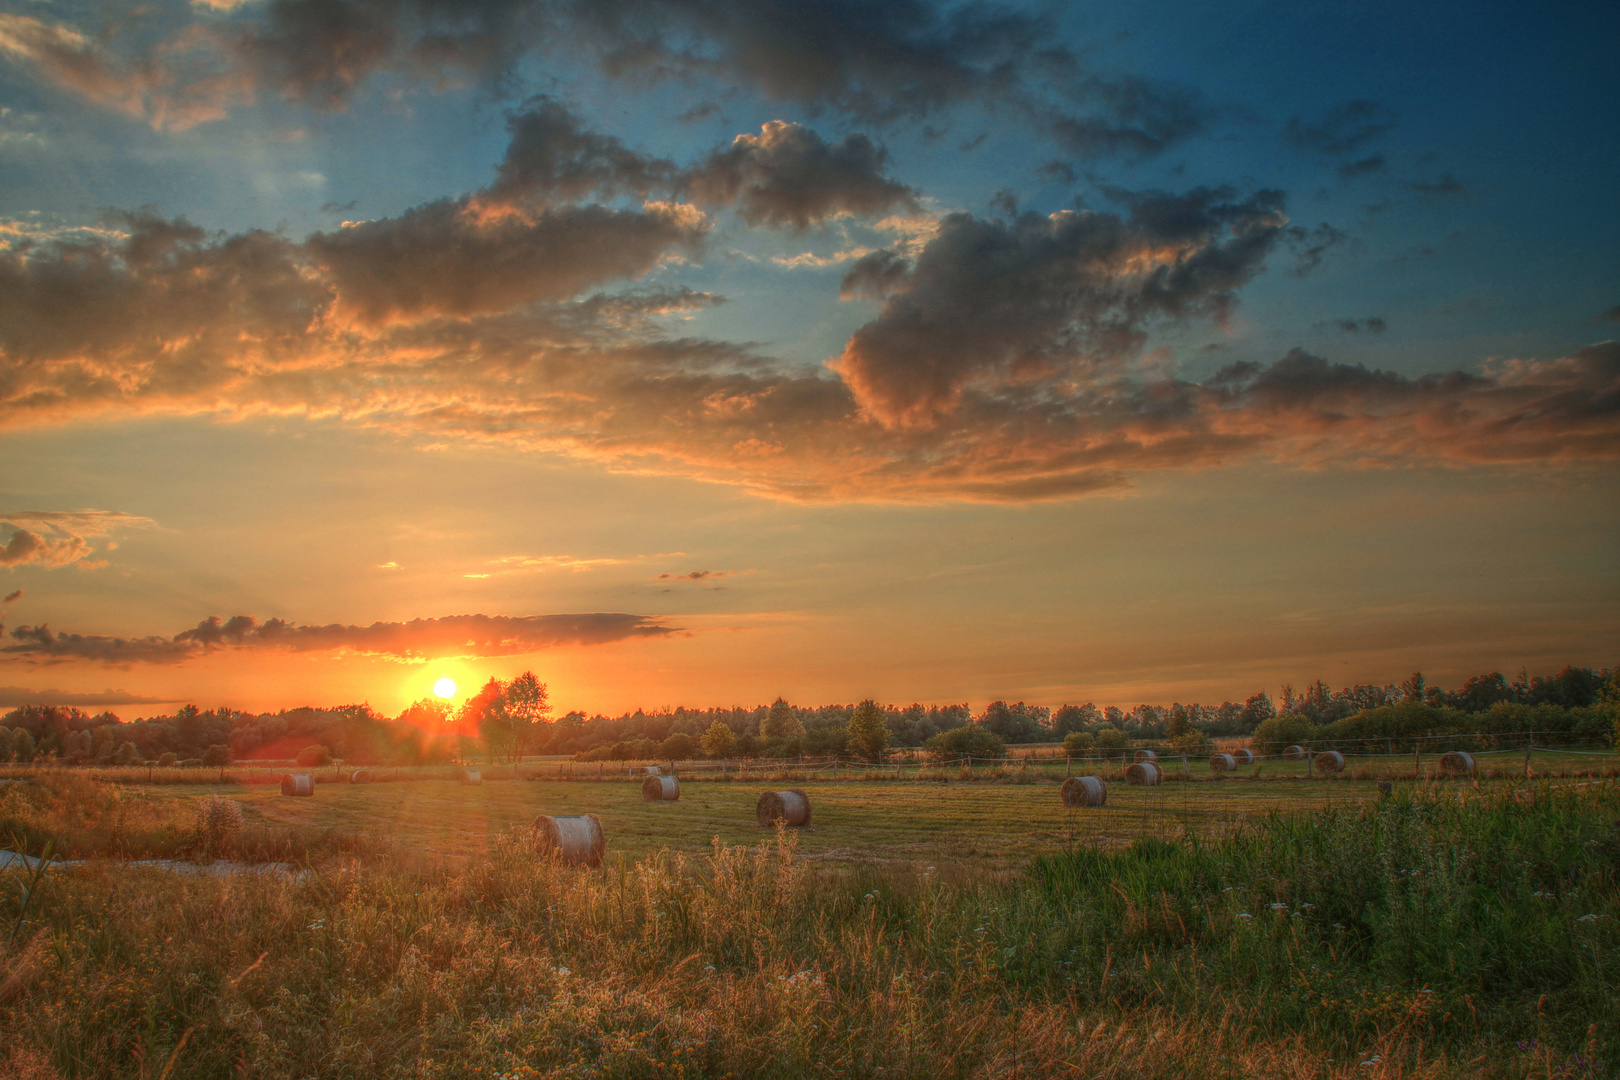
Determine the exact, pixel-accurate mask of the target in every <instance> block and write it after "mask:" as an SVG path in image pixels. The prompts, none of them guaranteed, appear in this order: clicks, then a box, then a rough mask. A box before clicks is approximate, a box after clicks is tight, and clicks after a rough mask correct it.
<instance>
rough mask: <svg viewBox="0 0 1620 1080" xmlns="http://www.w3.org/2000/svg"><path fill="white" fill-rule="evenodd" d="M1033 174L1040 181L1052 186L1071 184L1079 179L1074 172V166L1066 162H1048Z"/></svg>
mask: <svg viewBox="0 0 1620 1080" xmlns="http://www.w3.org/2000/svg"><path fill="white" fill-rule="evenodd" d="M1035 174H1036V175H1037V176H1039V177H1040V178H1041V179H1042V180H1045V181H1047V182H1048V183H1053V184H1072V183H1074V182H1075V180H1077V179H1078V178H1079V177H1078V176H1077V174H1076V173H1075V171H1074V164H1073V163H1072V162H1068V161H1059V160H1054V161H1048V162H1047V163H1046V164H1045V165H1042V166H1041V167H1040V168H1038V169H1036V170H1035Z"/></svg>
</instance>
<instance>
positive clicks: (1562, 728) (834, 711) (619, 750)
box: [0, 667, 1620, 765]
mask: <svg viewBox="0 0 1620 1080" xmlns="http://www.w3.org/2000/svg"><path fill="white" fill-rule="evenodd" d="M1617 709H1620V668H1612V669H1611V668H1605V669H1594V668H1577V667H1566V668H1564V669H1563V670H1562V671H1560V672H1559V673H1558V674H1556V675H1550V676H1535V677H1531V676H1528V675H1525V674H1521V675H1520V677H1519V678H1517V679H1515V680H1511V681H1510V680H1508V679H1506V678H1504V677H1503V676H1502V675H1501V674H1500V673H1498V672H1491V673H1490V674H1487V675H1481V676H1477V677H1475V678H1471V679H1469V680H1467V681H1466V682H1465V683H1463V685H1461V686H1460V687H1457V688H1456V689H1454V690H1445V689H1443V688H1440V687H1437V686H1431V685H1429V684H1428V683H1427V682H1426V681H1425V680H1424V678H1423V676H1422V675H1421V674H1415V675H1413V676H1412V677H1411V678H1409V679H1407V680H1406V681H1404V682H1402V683H1398V684H1394V683H1392V684H1388V685H1383V686H1378V685H1360V686H1349V687H1343V688H1341V689H1338V690H1332V689H1330V688H1329V687H1328V686H1327V685H1326V684H1325V683H1323V682H1322V681H1321V680H1317V681H1315V682H1313V683H1311V684H1310V685H1308V686H1307V687H1305V689H1304V690H1303V691H1301V692H1297V693H1296V692H1295V690H1294V689H1293V687H1292V686H1289V685H1285V686H1284V687H1283V688H1282V693H1281V697H1280V700H1279V701H1277V702H1274V701H1273V700H1272V698H1271V697H1270V696H1269V695H1268V694H1266V693H1264V692H1260V693H1256V694H1253V695H1251V696H1249V697H1248V698H1246V699H1245V700H1244V701H1243V702H1242V703H1241V704H1240V703H1237V702H1232V701H1226V702H1222V703H1221V704H1220V705H1201V704H1196V703H1194V704H1181V703H1179V702H1178V703H1174V704H1171V705H1169V706H1155V705H1138V706H1136V707H1134V708H1132V709H1128V710H1126V709H1121V708H1119V707H1117V706H1105V707H1101V708H1099V707H1098V706H1097V705H1095V704H1093V703H1091V702H1086V703H1084V704H1079V705H1063V706H1061V707H1059V708H1057V709H1052V708H1049V707H1048V706H1044V705H1029V704H1026V703H1024V702H1022V701H1019V702H1013V703H1008V702H1005V701H993V702H991V703H990V704H988V705H987V706H985V708H984V709H983V711H982V712H979V713H977V714H975V713H974V712H973V711H972V710H971V709H970V708H969V706H968V705H966V704H960V705H930V706H923V705H906V706H899V705H880V704H878V703H876V702H873V701H864V702H860V703H858V704H849V705H820V706H814V707H806V706H798V705H793V704H790V703H789V702H787V701H786V700H784V699H782V698H777V699H776V700H775V701H773V702H772V703H771V704H769V705H759V706H754V707H750V708H743V707H736V708H710V709H688V708H685V707H676V708H672V709H664V710H655V711H652V712H647V711H644V710H641V709H637V710H636V711H635V712H630V713H623V714H620V715H618V716H604V715H601V714H598V715H595V716H586V715H585V714H584V713H582V712H577V711H576V712H569V713H566V714H564V715H562V716H560V717H553V716H552V712H553V709H552V706H551V703H550V698H549V693H548V689H547V687H546V684H545V683H543V682H541V681H540V680H539V679H538V678H537V677H536V676H535V675H534V673H533V672H527V671H526V672H524V673H522V674H521V675H519V676H517V677H516V678H514V679H511V680H509V681H507V682H501V681H500V680H497V679H490V680H489V681H488V682H486V683H485V684H484V686H483V687H481V688H480V689H479V691H478V692H477V693H476V694H474V695H473V696H472V697H471V698H469V699H468V700H467V701H466V702H465V703H463V704H462V705H461V706H459V707H457V708H452V707H450V706H448V705H446V704H444V703H442V702H439V701H436V700H433V699H423V700H421V701H417V702H414V703H413V704H411V705H410V706H409V707H407V708H406V709H405V710H404V711H402V712H401V713H400V714H399V715H398V716H396V717H387V716H383V715H380V714H378V713H377V712H376V711H375V710H373V709H372V708H371V706H370V705H368V704H358V705H341V706H337V707H335V708H316V707H313V706H306V707H303V708H297V709H284V710H281V711H279V712H275V713H256V714H255V713H247V712H242V711H240V710H236V709H232V708H229V707H227V706H221V707H218V708H214V709H209V710H202V709H199V708H197V706H195V705H186V706H184V707H182V708H180V709H177V710H176V711H175V712H174V713H172V714H167V715H161V716H154V717H148V718H140V719H136V720H134V721H131V722H127V723H126V722H125V721H123V720H121V719H120V718H119V717H118V716H117V715H115V714H113V713H111V712H103V713H100V714H97V715H94V716H92V715H89V714H87V713H84V712H81V711H80V710H78V709H74V708H65V707H60V706H49V705H25V706H21V707H18V708H15V709H12V710H11V711H10V712H9V713H7V714H6V715H5V716H4V717H0V761H33V760H38V759H42V758H43V759H51V760H57V761H62V762H67V763H76V764H98V765H133V764H145V763H154V764H165V765H167V764H176V763H189V764H211V765H223V764H227V763H229V762H231V761H233V760H241V759H253V758H260V759H278V760H285V759H291V758H295V757H297V756H298V755H299V754H300V753H305V752H311V753H313V752H316V751H320V752H323V753H324V754H325V755H328V756H331V757H336V758H338V759H341V760H344V761H348V762H353V763H355V764H428V763H434V762H448V761H453V760H456V759H464V760H465V759H470V758H473V757H483V758H488V759H491V760H498V761H513V760H517V759H519V758H521V757H523V756H525V755H530V754H564V755H572V756H573V757H574V758H576V759H577V760H582V761H608V760H645V759H649V758H676V759H679V758H692V757H698V756H708V757H716V758H721V757H725V758H744V757H772V758H794V757H802V756H814V757H824V756H832V755H839V756H852V757H866V758H875V757H878V756H881V755H882V753H883V752H884V751H885V750H886V749H888V748H891V747H922V748H926V749H930V750H935V751H938V752H939V753H942V754H946V755H951V756H955V755H960V754H969V753H971V754H974V755H978V756H993V755H995V754H998V753H1000V752H1002V751H1003V750H1004V749H1005V747H1006V746H1008V745H1010V744H1019V743H1050V742H1056V741H1062V742H1063V743H1064V744H1065V745H1066V746H1067V747H1068V748H1069V749H1070V750H1071V751H1073V752H1083V751H1085V750H1088V749H1093V748H1102V749H1109V748H1120V747H1124V746H1127V745H1130V744H1131V743H1133V742H1144V741H1161V742H1168V743H1169V744H1171V745H1174V746H1179V747H1182V748H1184V749H1191V750H1196V749H1200V748H1202V747H1203V746H1204V745H1205V744H1207V742H1208V741H1209V740H1210V739H1212V738H1215V737H1218V736H1230V735H1245V736H1254V737H1255V738H1257V739H1258V740H1260V741H1262V742H1264V743H1267V744H1270V743H1278V744H1279V745H1288V744H1291V743H1295V742H1299V743H1304V742H1311V741H1315V742H1322V741H1324V740H1349V739H1375V738H1376V739H1384V740H1385V741H1386V742H1387V743H1388V744H1389V745H1390V746H1392V747H1393V746H1395V745H1396V743H1397V742H1400V744H1401V746H1402V747H1408V746H1410V745H1411V743H1412V740H1414V739H1417V738H1419V737H1421V736H1425V735H1438V734H1448V733H1453V732H1456V733H1462V732H1477V731H1502V732H1506V731H1524V730H1529V729H1534V730H1537V731H1541V732H1544V733H1546V734H1547V735H1549V736H1551V735H1554V734H1558V733H1563V734H1566V735H1569V736H1571V737H1574V738H1580V739H1591V738H1598V737H1604V736H1608V735H1610V734H1611V733H1612V732H1613V731H1614V728H1615V723H1616V715H1617ZM1403 740H1404V741H1403ZM316 756H317V758H318V757H319V756H320V755H319V754H317V755H316Z"/></svg>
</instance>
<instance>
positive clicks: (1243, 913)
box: [1237, 911, 1254, 919]
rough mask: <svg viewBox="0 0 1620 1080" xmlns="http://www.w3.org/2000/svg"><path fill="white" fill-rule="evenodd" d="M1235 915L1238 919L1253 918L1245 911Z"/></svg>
mask: <svg viewBox="0 0 1620 1080" xmlns="http://www.w3.org/2000/svg"><path fill="white" fill-rule="evenodd" d="M1237 917H1238V918H1240V919H1252V918H1254V916H1253V915H1250V914H1249V913H1248V912H1247V911H1240V912H1238V913H1237Z"/></svg>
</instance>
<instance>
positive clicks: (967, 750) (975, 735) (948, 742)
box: [923, 724, 1007, 757]
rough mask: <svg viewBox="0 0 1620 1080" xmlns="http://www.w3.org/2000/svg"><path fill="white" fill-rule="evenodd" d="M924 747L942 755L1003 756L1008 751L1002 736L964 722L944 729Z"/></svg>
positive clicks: (977, 725)
mask: <svg viewBox="0 0 1620 1080" xmlns="http://www.w3.org/2000/svg"><path fill="white" fill-rule="evenodd" d="M923 747H924V748H925V749H928V750H932V751H933V752H934V753H936V754H938V755H939V756H940V757H962V756H964V755H972V756H973V757H1001V756H1002V755H1004V754H1006V752H1007V744H1006V743H1004V742H1002V741H1001V736H1000V735H997V734H996V733H995V732H993V731H988V730H986V729H985V728H984V727H983V726H982V725H979V724H964V725H963V726H962V727H959V728H951V730H949V731H942V732H940V733H939V734H938V735H935V736H934V737H933V738H932V739H929V740H928V741H927V742H926V743H924V744H923Z"/></svg>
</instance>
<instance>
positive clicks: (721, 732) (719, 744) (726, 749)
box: [698, 720, 737, 758]
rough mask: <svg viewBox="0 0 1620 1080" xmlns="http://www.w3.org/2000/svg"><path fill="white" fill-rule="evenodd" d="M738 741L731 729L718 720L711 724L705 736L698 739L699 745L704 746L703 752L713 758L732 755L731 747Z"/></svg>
mask: <svg viewBox="0 0 1620 1080" xmlns="http://www.w3.org/2000/svg"><path fill="white" fill-rule="evenodd" d="M736 743H737V736H735V735H733V734H732V732H731V729H730V728H728V727H726V725H724V724H722V723H721V722H720V721H718V720H716V721H715V722H714V723H712V724H710V725H709V730H708V731H705V732H704V733H703V738H701V739H699V740H698V745H699V746H701V747H702V748H703V752H704V753H705V754H707V755H709V756H710V757H712V758H715V757H717V758H723V757H730V756H731V748H732V747H733V746H735V745H736Z"/></svg>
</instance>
